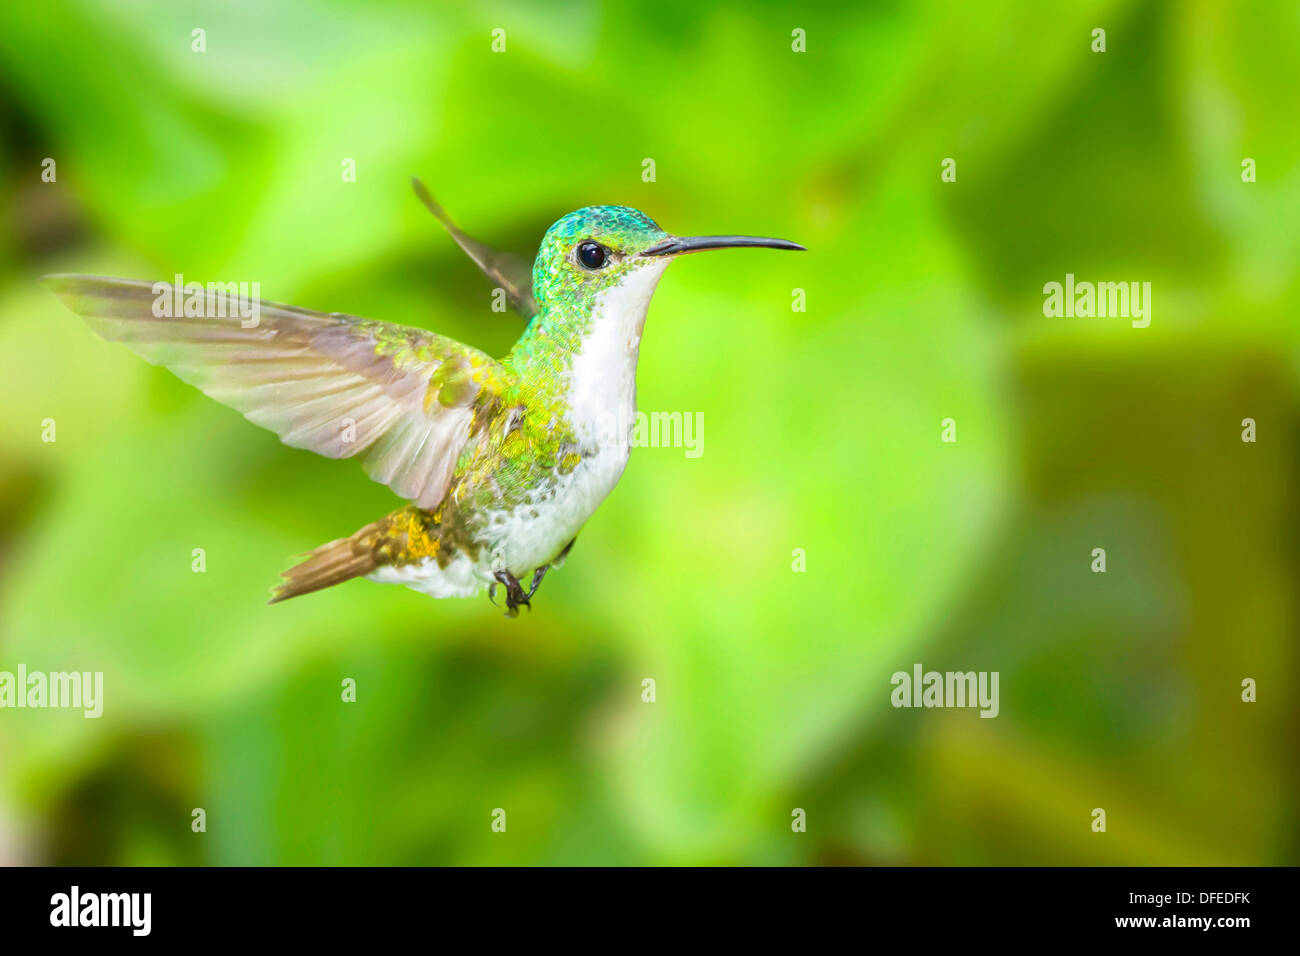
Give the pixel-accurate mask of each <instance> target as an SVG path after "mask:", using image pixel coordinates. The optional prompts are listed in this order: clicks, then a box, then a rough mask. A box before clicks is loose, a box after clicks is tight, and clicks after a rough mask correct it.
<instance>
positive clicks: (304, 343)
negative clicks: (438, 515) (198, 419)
mask: <svg viewBox="0 0 1300 956" xmlns="http://www.w3.org/2000/svg"><path fill="white" fill-rule="evenodd" d="M45 284H46V285H47V286H48V287H49V288H50V289H51V290H53V291H54V292H55V293H56V294H57V295H58V296H59V297H60V298H61V299H63V301H64V303H65V304H66V305H67V306H68V307H69V308H70V309H72V311H74V312H76V313H78V314H80V315H81V316H82V317H83V318H85V320H86V321H87V322H88V323H89V324H90V326H91V327H92V328H93V329H95V331H96V332H98V333H99V334H100V335H102V336H103V337H104V338H106V339H108V340H109V341H111V342H121V343H123V344H124V345H126V346H127V347H128V348H130V349H131V350H132V351H134V352H135V353H137V354H138V355H140V356H141V357H143V358H144V359H146V360H148V361H149V362H152V363H153V364H155V365H162V366H165V367H166V368H168V369H170V370H171V371H172V372H173V373H175V374H176V376H177V377H179V378H180V379H182V380H183V381H185V382H189V383H190V384H191V385H194V386H196V387H198V388H199V389H201V390H203V391H204V392H205V393H206V394H208V395H210V396H211V397H213V398H215V399H216V400H217V401H219V402H222V403H224V404H226V405H229V406H231V407H232V408H235V409H237V410H238V411H240V412H242V413H243V414H244V416H245V417H246V418H248V419H249V421H252V422H254V423H255V424H257V425H261V426H262V427H263V428H267V429H270V430H271V431H273V432H275V433H276V434H277V435H279V436H280V439H281V440H282V441H283V442H284V443H285V444H286V445H292V446H293V447H294V448H306V449H309V450H311V451H314V452H317V453H319V454H321V455H325V456H327V457H329V458H350V457H353V456H357V455H362V456H364V458H363V461H364V464H365V468H366V473H367V474H369V475H370V477H371V478H373V479H375V480H376V481H378V482H380V483H381V484H385V485H387V486H388V487H390V488H392V489H393V491H395V492H397V494H399V495H401V496H402V497H403V498H406V499H407V500H409V501H412V502H414V503H415V504H416V505H418V506H419V507H421V508H433V507H434V506H436V505H437V504H438V502H440V501H441V500H442V497H443V494H444V493H445V492H446V490H447V485H448V482H449V481H450V479H451V476H452V472H453V471H454V470H455V466H456V459H457V456H458V455H459V454H460V451H461V449H462V448H463V447H464V445H465V442H466V440H467V439H468V437H469V435H470V432H471V430H472V429H473V428H474V427H476V422H475V414H476V412H483V411H486V410H488V409H490V407H491V405H492V403H493V401H494V399H495V397H496V395H497V394H498V393H499V389H500V388H501V387H502V385H503V383H505V382H506V380H507V378H508V377H509V376H510V374H511V373H510V372H508V371H507V370H505V369H504V368H502V367H501V366H500V365H499V364H498V363H497V362H496V360H495V359H493V358H492V357H491V356H489V355H487V354H485V353H483V352H480V351H478V350H477V349H473V348H470V347H469V346H466V345H462V344H460V343H459V342H456V341H453V340H452V339H449V338H446V337H444V336H441V335H435V334H434V333H432V332H426V331H424V330H423V329H415V328H410V327H408V326H402V325H393V324H390V323H387V322H375V321H371V320H368V319H359V318H357V317H356V316H351V315H343V314H340V313H337V312H335V313H324V312H313V311H311V310H310V309H299V308H294V307H292V306H283V305H275V304H274V303H270V302H261V301H258V300H251V303H250V304H249V305H248V306H247V308H243V309H239V310H238V311H237V307H236V303H235V299H234V298H233V297H232V298H229V299H223V298H222V293H221V292H220V291H219V290H218V291H213V289H212V287H209V288H208V289H207V290H204V291H199V289H200V287H199V286H197V285H195V286H193V288H194V290H195V291H194V292H193V293H191V292H189V291H184V290H182V295H181V296H180V297H177V296H176V291H177V290H176V289H174V287H173V286H172V285H171V284H169V283H165V282H157V283H149V282H139V281H135V280H131V279H112V278H106V277H102V276H82V275H56V276H47V277H46V278H45ZM187 288H188V287H187ZM181 302H184V303H185V304H187V305H191V306H192V308H185V309H183V310H180V311H182V314H181V315H180V316H179V317H173V316H176V313H177V311H178V310H177V309H176V308H175V306H176V304H179V303H181ZM160 312H161V313H164V314H163V315H161V316H160V315H159V314H158V313H160ZM183 312H190V313H191V314H190V315H185V314H183ZM228 312H229V313H230V315H229V317H212V316H226V315H227V313H228ZM250 313H256V314H257V324H256V326H255V327H251V328H245V327H244V323H245V322H251V318H250V319H241V315H247V314H250Z"/></svg>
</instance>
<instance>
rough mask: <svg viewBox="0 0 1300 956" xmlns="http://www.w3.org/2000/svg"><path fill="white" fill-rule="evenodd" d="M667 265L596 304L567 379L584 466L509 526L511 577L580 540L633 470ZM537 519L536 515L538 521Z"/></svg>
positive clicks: (506, 546)
mask: <svg viewBox="0 0 1300 956" xmlns="http://www.w3.org/2000/svg"><path fill="white" fill-rule="evenodd" d="M667 265H668V262H667V260H664V261H662V262H657V261H656V262H651V263H649V264H647V265H644V266H641V267H640V268H638V269H636V270H635V271H634V272H632V273H631V274H629V275H628V277H627V278H626V279H625V280H624V281H623V283H622V284H621V285H619V286H616V287H614V288H611V289H607V290H606V291H605V292H602V293H601V294H600V295H599V296H598V297H597V299H596V302H595V307H594V309H593V315H592V323H591V331H590V332H589V333H588V334H587V336H586V337H585V338H584V339H583V342H582V345H581V347H580V348H579V349H578V350H577V352H576V354H575V355H574V357H573V364H572V366H571V367H570V369H569V371H568V373H567V391H566V396H565V403H566V405H567V406H568V408H569V413H568V417H569V422H570V424H571V425H572V427H573V430H574V434H575V435H576V436H577V439H578V445H579V449H580V452H581V454H582V461H581V462H579V464H578V466H577V467H576V468H574V470H573V471H572V472H570V473H569V474H567V475H559V476H557V477H556V482H555V484H554V485H553V486H552V487H550V488H546V489H539V496H538V497H539V500H538V501H537V502H536V503H535V504H534V505H533V506H532V507H525V508H520V509H517V510H516V511H515V512H514V514H512V515H511V517H510V518H509V519H507V524H508V525H510V527H509V528H508V529H506V534H505V535H503V536H502V555H501V557H502V558H503V559H504V560H505V561H506V562H507V566H508V567H510V568H511V570H515V571H517V570H519V569H521V568H533V567H536V566H537V565H538V564H542V563H545V562H546V561H548V560H550V558H552V557H554V556H555V554H556V553H557V552H558V551H559V550H560V549H562V548H563V547H564V546H565V545H566V544H568V543H569V542H570V541H572V540H573V538H574V537H575V536H576V535H577V533H578V531H579V530H580V529H581V528H582V526H583V525H584V524H585V523H586V521H587V519H588V518H590V517H591V515H592V513H593V512H594V511H595V510H596V508H597V507H598V506H599V505H600V503H601V502H602V501H604V500H605V496H606V495H608V494H609V493H610V492H611V491H613V490H614V486H615V485H616V484H618V480H619V478H620V477H622V475H623V469H624V468H625V467H626V466H627V459H628V451H629V449H630V444H631V435H632V427H633V425H634V424H635V418H636V363H637V358H638V356H639V355H640V351H641V332H642V329H643V328H644V327H645V317H646V309H647V308H648V307H649V305H650V297H651V296H652V295H653V294H654V290H655V286H656V285H658V284H659V277H660V276H662V275H663V271H664V268H665V267H666V266H667ZM534 512H536V513H534Z"/></svg>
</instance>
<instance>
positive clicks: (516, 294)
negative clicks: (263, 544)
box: [45, 179, 803, 617]
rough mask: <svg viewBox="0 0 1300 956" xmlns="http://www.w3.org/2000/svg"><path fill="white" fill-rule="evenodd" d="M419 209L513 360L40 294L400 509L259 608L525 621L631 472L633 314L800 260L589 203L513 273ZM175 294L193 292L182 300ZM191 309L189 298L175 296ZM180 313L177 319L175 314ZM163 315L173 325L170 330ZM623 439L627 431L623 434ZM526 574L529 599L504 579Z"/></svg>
mask: <svg viewBox="0 0 1300 956" xmlns="http://www.w3.org/2000/svg"><path fill="white" fill-rule="evenodd" d="M413 184H414V187H415V191H416V194H417V195H418V196H419V198H420V200H421V201H422V202H423V203H424V204H425V205H426V206H427V207H428V208H429V210H430V211H431V212H432V213H433V214H434V216H436V217H437V218H438V220H439V221H440V222H441V223H442V224H443V226H444V227H445V228H446V229H447V231H448V232H449V233H450V234H451V236H452V238H453V239H454V240H455V241H456V243H457V244H458V245H459V246H460V248H461V249H463V250H464V251H465V253H466V254H468V255H469V257H470V258H471V259H472V260H473V261H474V262H475V263H476V264H477V265H478V267H479V268H480V269H481V270H482V271H483V272H484V273H485V274H486V275H487V277H488V278H489V279H490V280H492V282H494V283H495V284H496V285H497V287H499V288H501V289H503V290H504V291H505V294H506V296H507V297H508V298H509V299H510V301H511V303H512V304H513V305H514V306H515V308H516V309H517V310H518V311H519V312H520V313H521V314H522V315H523V316H524V317H525V318H526V319H527V320H528V326H527V328H526V329H525V330H524V333H523V334H522V335H521V336H520V338H519V341H518V342H516V343H515V345H514V347H513V348H512V349H511V350H510V352H509V354H508V355H506V356H505V357H504V358H502V359H499V360H498V359H494V358H492V357H491V356H489V355H487V354H485V353H484V352H480V351H479V350H478V349H474V348H471V347H469V346H467V345H462V344H461V343H459V342H455V341H453V340H451V339H449V338H446V337H444V336H441V335H435V334H434V333H432V332H426V331H425V330H423V329H417V328H411V327H409V326H401V325H393V324H391V323H387V322H376V321H371V320H368V319H362V318H357V317H355V316H351V315H343V314H341V313H337V312H334V313H324V312H314V311H311V310H309V309H300V308H294V307H292V306H282V305H275V304H272V303H268V302H257V303H256V309H255V310H254V314H256V315H257V321H256V324H255V325H253V326H252V327H248V323H247V322H243V321H241V320H240V317H239V316H238V315H234V314H227V313H228V312H233V310H229V309H227V308H226V307H225V305H226V304H225V303H224V302H222V301H218V300H219V297H220V293H219V292H214V291H212V288H211V287H209V288H208V290H207V291H203V290H202V288H201V287H196V288H198V289H199V291H200V292H202V298H201V299H200V300H199V301H198V306H199V307H198V308H188V307H187V308H185V309H183V310H172V309H170V308H168V309H159V308H158V302H159V299H160V296H161V297H164V298H166V297H169V296H172V295H173V294H174V295H175V296H176V298H177V301H180V300H181V298H182V293H183V290H182V289H180V288H177V287H173V286H170V285H168V284H167V283H149V282H140V281H135V280H130V279H114V278H106V277H101V276H83V275H54V276H47V277H46V279H45V282H46V284H47V285H48V286H49V287H50V288H51V289H52V290H53V291H54V292H55V293H56V294H58V295H59V296H60V297H61V298H62V299H63V301H64V302H65V304H67V306H68V307H69V308H71V309H72V310H73V311H74V312H77V313H79V314H80V315H81V316H82V317H84V318H85V319H86V321H87V322H88V323H89V324H90V325H91V327H92V328H94V329H95V330H96V331H97V332H98V333H99V334H100V335H101V336H103V337H104V338H105V339H108V340H109V341H113V342H121V343H123V344H125V345H126V346H127V347H128V348H130V349H131V350H132V351H134V352H136V353H137V354H139V355H140V356H142V357H143V358H145V359H146V360H148V361H149V362H151V363H153V364H155V365H163V366H165V367H167V368H168V369H170V370H171V371H172V372H173V373H175V374H176V375H177V376H178V377H179V378H181V379H182V380H183V381H185V382H188V383H190V384H191V385H195V386H197V387H198V388H199V389H201V390H202V391H203V392H205V393H206V394H208V395H209V396H211V397H212V398H215V399H216V400H217V401H219V402H223V403H225V404H227V405H229V406H231V407H232V408H235V409H237V410H238V411H240V412H242V413H243V414H244V416H245V417H247V418H248V419H249V420H250V421H252V422H253V423H255V424H257V425H261V426H262V427H263V428H268V429H270V430H271V431H273V432H275V433H276V434H277V435H279V436H280V440H281V441H283V442H284V443H285V444H287V445H291V446H293V447H295V448H307V449H310V450H311V451H314V452H317V453H318V454H321V455H325V456H327V457H330V458H351V457H360V458H361V459H362V461H363V463H364V465H365V468H366V471H367V473H368V474H369V475H370V477H371V478H373V479H374V480H376V481H378V482H381V483H382V484H385V485H387V486H388V487H389V488H391V489H392V490H393V491H394V492H396V493H397V494H398V495H400V496H401V497H402V498H404V499H406V500H407V501H408V502H410V503H409V504H408V505H406V506H405V507H403V508H399V509H398V510H397V511H394V512H393V513H392V514H390V515H388V516H387V517H384V518H380V519H379V520H378V521H375V522H372V523H371V524H368V525H366V526H365V527H363V528H361V529H360V530H358V531H357V532H356V533H354V534H352V535H350V536H348V537H346V538H339V539H337V540H335V541H331V542H329V543H328V544H323V545H321V546H320V547H318V548H316V549H315V550H314V551H310V552H308V553H307V555H306V560H305V561H303V562H301V563H300V564H298V565H296V566H295V567H292V568H290V569H289V570H288V571H286V572H284V573H283V574H282V575H281V577H282V578H283V579H284V580H283V581H282V582H281V583H280V584H279V585H278V586H277V587H276V588H275V589H274V590H273V596H272V598H271V601H270V603H272V604H274V603H275V602H277V601H283V600H284V599H286V598H291V597H295V596H297V595H299V594H307V593H309V592H311V591H317V590H320V589H321V588H326V587H330V586H332V585H335V584H339V583H341V582H343V581H347V580H349V579H351V578H355V577H362V576H365V577H367V578H369V579H370V580H372V581H379V582H384V583H395V584H405V585H406V586H407V587H409V588H413V589H414V590H416V591H421V592H423V593H425V594H428V595H431V596H432V597H438V598H442V597H472V596H474V595H476V594H479V593H481V592H482V591H483V589H484V588H487V589H488V593H489V597H490V598H491V599H492V600H493V602H494V603H495V597H496V589H497V586H498V585H500V586H502V587H504V589H505V599H506V608H507V610H506V614H507V616H509V617H515V616H517V615H518V613H519V608H520V607H521V606H524V607H529V608H530V609H531V604H530V603H529V601H530V599H531V598H532V596H533V595H534V594H535V593H536V592H537V588H538V586H539V585H540V584H541V582H542V578H543V577H544V576H545V575H546V572H547V571H548V570H549V569H550V568H553V567H559V566H560V564H562V563H563V561H564V558H565V557H566V556H567V555H568V553H569V549H570V548H572V547H573V542H574V540H575V539H576V537H577V535H578V531H579V530H580V529H581V528H582V526H583V524H585V523H586V521H587V519H588V518H590V517H591V515H592V513H593V512H594V511H595V510H596V507H597V506H598V505H599V504H600V503H601V501H602V500H603V499H604V498H605V496H606V495H608V494H609V493H610V491H611V490H612V489H613V488H614V485H615V484H617V482H618V480H619V478H620V477H621V476H622V474H623V469H624V467H625V466H626V464H627V459H628V451H629V444H630V443H629V440H628V438H629V436H628V434H627V433H626V432H627V429H624V433H623V434H617V433H613V434H611V430H610V429H609V427H608V423H609V422H610V421H617V422H623V423H630V422H632V421H633V416H634V414H635V403H636V365H637V357H638V353H639V351H640V344H641V331H642V328H643V326H644V325H645V318H646V310H647V308H648V306H649V304H650V297H651V295H652V294H653V293H654V290H655V286H656V285H657V284H658V282H659V277H660V276H661V275H662V274H663V271H664V269H665V268H666V267H667V265H668V263H669V262H670V261H672V259H673V258H675V257H676V256H679V255H684V254H686V253H691V252H699V251H702V250H705V249H728V248H733V247H737V246H761V247H766V248H770V249H797V250H802V249H803V246H800V245H798V244H796V243H793V242H788V241H786V240H784V239H764V238H758V237H754V236H696V237H691V238H682V237H679V236H673V235H669V234H668V233H666V232H664V231H663V230H662V229H660V228H659V226H658V225H656V224H655V222H654V221H653V220H652V219H650V217H649V216H647V215H645V214H644V213H642V212H639V211H637V210H635V209H631V208H629V207H627V206H588V207H586V208H584V209H579V210H576V211H575V212H571V213H569V214H568V215H566V216H564V217H562V218H561V219H559V220H558V221H556V222H555V224H554V225H552V226H551V227H550V229H548V230H547V232H546V235H545V236H544V237H543V238H542V244H541V248H540V249H538V252H537V258H536V260H535V261H534V263H533V266H532V269H531V275H530V274H529V270H528V269H527V266H526V264H524V263H522V262H521V261H520V260H517V259H514V258H513V257H511V256H509V255H506V254H503V253H500V252H498V251H496V250H494V249H492V248H491V247H489V246H487V245H485V244H483V243H481V242H479V241H477V240H475V239H472V238H470V237H469V236H468V235H466V234H465V233H464V232H462V231H461V230H460V229H459V228H457V226H456V225H455V223H454V222H452V221H451V219H450V217H448V216H447V214H446V212H444V210H443V209H442V207H441V206H440V205H438V203H437V202H436V201H435V200H434V199H433V197H432V196H431V195H430V194H429V192H428V190H427V189H425V187H424V185H423V183H421V182H420V181H419V180H418V179H417V180H414V181H413ZM186 288H187V289H188V288H189V287H186ZM185 294H187V295H188V293H185ZM181 311H183V312H184V314H180V312H181ZM174 313H175V314H174ZM628 427H629V428H630V424H629V425H628ZM529 571H531V572H532V580H531V582H530V584H529V586H528V588H527V589H526V590H525V588H524V587H523V585H522V584H521V583H520V581H521V580H522V579H524V578H525V576H526V575H527V574H528V572H529Z"/></svg>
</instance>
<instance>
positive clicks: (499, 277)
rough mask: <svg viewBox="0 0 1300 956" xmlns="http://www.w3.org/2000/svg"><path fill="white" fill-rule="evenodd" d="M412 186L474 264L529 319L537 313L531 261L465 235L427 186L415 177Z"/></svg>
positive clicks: (412, 178)
mask: <svg viewBox="0 0 1300 956" xmlns="http://www.w3.org/2000/svg"><path fill="white" fill-rule="evenodd" d="M411 186H412V187H413V188H414V189H415V195H417V196H418V197H420V202H422V203H424V205H425V206H426V207H428V209H429V212H431V213H433V215H434V217H435V218H437V220H438V221H439V222H440V223H442V225H443V228H444V229H446V230H447V231H448V232H449V233H451V237H452V238H453V239H455V240H456V245H458V246H460V247H461V249H463V250H464V251H465V255H467V256H469V257H470V258H471V259H473V260H474V264H475V265H476V266H478V267H479V268H480V269H482V270H483V274H484V275H485V276H487V277H488V279H490V280H491V281H492V282H494V283H496V284H497V285H498V286H500V287H501V288H502V289H505V291H506V297H507V298H508V299H509V300H510V303H511V305H513V306H514V307H515V308H516V309H517V310H518V311H519V314H520V315H522V316H523V317H524V318H525V319H531V318H532V317H533V316H534V315H536V314H537V303H536V302H535V301H534V300H533V270H532V268H531V267H530V266H529V264H528V263H527V262H524V260H523V259H521V258H519V257H518V256H516V255H513V254H511V253H509V252H501V251H500V250H499V249H493V248H492V247H491V246H489V245H488V244H487V243H484V242H479V241H478V240H477V239H475V238H473V237H471V236H467V235H465V233H463V232H462V231H461V230H460V227H459V226H457V225H456V224H455V223H454V222H452V221H451V217H450V216H448V215H447V210H445V209H443V208H442V206H441V205H439V203H438V200H436V199H434V198H433V194H432V193H430V192H429V190H428V188H427V187H426V186H425V185H424V183H422V182H420V180H419V179H416V178H415V177H411Z"/></svg>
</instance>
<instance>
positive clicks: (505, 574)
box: [488, 571, 536, 617]
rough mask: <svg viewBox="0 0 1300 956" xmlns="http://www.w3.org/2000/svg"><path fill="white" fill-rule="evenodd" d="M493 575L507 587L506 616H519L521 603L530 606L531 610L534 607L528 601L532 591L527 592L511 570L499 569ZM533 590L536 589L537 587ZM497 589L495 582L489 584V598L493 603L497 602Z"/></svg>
mask: <svg viewBox="0 0 1300 956" xmlns="http://www.w3.org/2000/svg"><path fill="white" fill-rule="evenodd" d="M493 577H494V578H496V579H497V581H498V582H499V583H501V584H504V585H505V588H506V617H518V616H519V607H520V605H522V606H524V607H526V608H528V610H530V611H531V610H532V609H533V606H532V605H531V604H529V603H528V599H529V598H530V597H532V596H533V594H532V591H529V592H528V593H527V594H525V593H524V589H523V587H522V586H521V585H520V583H519V579H518V578H517V577H515V576H514V575H513V574H511V573H510V572H509V571H497V572H496V573H495V574H493ZM535 577H536V575H534V578H535ZM533 590H536V588H534V589H533ZM496 591H497V586H496V585H495V584H491V585H488V600H490V601H491V602H492V603H493V604H496V603H497V602H496Z"/></svg>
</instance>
